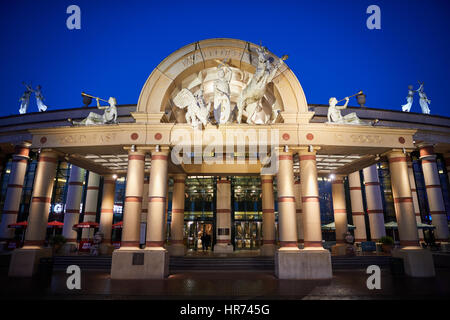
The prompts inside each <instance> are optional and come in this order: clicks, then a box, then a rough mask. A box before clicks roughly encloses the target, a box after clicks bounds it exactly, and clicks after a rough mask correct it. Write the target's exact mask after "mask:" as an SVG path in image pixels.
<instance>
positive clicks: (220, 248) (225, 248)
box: [214, 243, 233, 253]
mask: <svg viewBox="0 0 450 320" xmlns="http://www.w3.org/2000/svg"><path fill="white" fill-rule="evenodd" d="M214 252H215V253H233V246H232V245H231V244H227V243H217V244H216V245H215V246H214Z"/></svg>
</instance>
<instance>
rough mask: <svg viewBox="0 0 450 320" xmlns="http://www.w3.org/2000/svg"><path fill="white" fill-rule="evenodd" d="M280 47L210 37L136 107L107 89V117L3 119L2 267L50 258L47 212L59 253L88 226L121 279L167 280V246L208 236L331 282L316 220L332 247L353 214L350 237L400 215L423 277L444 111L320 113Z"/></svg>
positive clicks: (407, 260)
mask: <svg viewBox="0 0 450 320" xmlns="http://www.w3.org/2000/svg"><path fill="white" fill-rule="evenodd" d="M286 58H287V57H286V56H283V57H282V58H281V59H280V58H278V57H277V56H275V55H274V54H272V53H270V52H269V51H267V49H265V48H263V47H260V46H257V45H254V44H252V43H248V42H245V41H241V40H234V39H209V40H204V41H200V42H196V43H193V44H190V45H187V46H185V47H183V48H181V49H179V50H177V51H176V52H174V53H172V54H171V55H170V56H168V57H167V58H165V59H164V60H163V61H162V62H161V63H160V64H159V65H158V66H157V67H156V68H155V69H154V70H153V72H152V73H151V74H150V76H149V78H148V79H147V81H146V82H145V84H144V86H143V88H142V91H141V94H140V96H139V99H138V102H137V105H122V106H116V105H115V99H114V100H111V99H110V101H113V102H110V107H109V108H108V109H107V112H110V111H111V112H116V114H115V115H116V116H115V118H114V117H111V116H110V115H107V114H106V113H105V114H104V115H105V116H104V118H102V119H103V120H105V121H103V120H101V117H97V116H95V115H94V116H92V114H90V113H89V111H90V110H91V109H92V108H78V109H65V110H56V111H47V112H45V113H35V114H24V115H20V116H11V117H3V118H0V128H1V132H0V148H1V155H2V157H3V160H2V162H1V164H2V168H1V173H2V177H1V179H2V180H1V181H2V185H1V186H2V196H1V198H0V201H1V205H2V215H1V224H0V237H1V238H2V239H3V240H4V241H6V242H5V243H6V245H7V244H8V243H11V242H14V241H12V240H13V239H15V237H16V236H17V232H15V231H14V229H12V228H9V226H10V225H12V224H14V223H17V222H21V221H27V222H28V225H27V228H26V233H25V234H24V239H23V240H24V241H23V247H20V248H16V249H15V250H14V251H13V253H12V260H11V264H10V270H9V273H10V275H11V276H31V275H32V274H33V273H34V272H35V271H36V267H37V264H38V262H39V259H40V258H41V257H45V256H48V255H51V252H50V250H49V249H48V248H47V247H46V245H45V241H46V238H47V224H48V221H53V220H55V219H56V220H60V221H61V222H64V227H63V230H62V234H63V236H64V237H65V238H66V239H67V243H66V244H65V250H66V252H67V253H70V252H73V250H74V248H78V247H79V242H80V241H81V242H82V241H87V240H88V239H92V237H93V234H92V231H88V229H86V230H83V231H82V232H81V233H79V234H78V233H77V232H76V229H74V228H73V227H74V226H75V225H76V224H78V223H80V222H86V223H89V222H97V223H98V224H99V231H100V232H101V234H102V235H103V240H102V244H101V245H100V252H101V253H102V254H112V268H111V277H112V278H116V279H136V278H164V277H165V276H167V275H168V273H169V272H170V270H169V269H168V261H169V259H170V256H171V255H172V256H179V255H184V254H185V252H186V251H187V250H196V249H198V245H199V243H200V242H199V238H201V236H202V235H203V234H209V235H211V238H212V246H213V250H214V252H219V253H230V252H233V251H235V250H245V249H256V250H260V254H262V255H267V256H274V259H275V264H276V274H277V276H278V277H279V278H282V279H318V278H320V279H325V278H330V277H331V276H332V268H331V259H330V251H329V250H327V249H325V248H324V242H323V240H324V236H323V233H322V226H323V225H324V224H327V223H329V222H333V221H334V225H335V232H334V237H333V240H335V241H336V244H335V245H334V246H333V247H332V248H331V250H332V252H333V253H334V254H343V253H345V244H344V237H345V234H346V232H347V231H348V223H349V222H351V224H353V225H354V227H355V230H354V236H355V240H356V242H359V243H360V242H365V241H368V240H372V241H379V240H380V238H381V237H383V236H384V235H386V228H385V223H387V222H391V221H395V222H396V223H397V225H398V232H397V240H398V248H397V249H396V250H395V252H394V255H396V256H398V257H402V258H403V260H404V265H405V270H406V273H407V274H409V275H411V276H433V275H434V267H433V260H432V257H431V253H430V252H429V251H428V250H425V249H423V248H422V247H421V246H420V242H421V241H423V237H424V235H423V232H422V230H421V229H418V224H419V226H420V225H421V224H422V223H423V224H432V226H434V227H435V229H434V237H435V240H436V241H437V242H439V243H440V244H441V249H442V250H447V249H448V239H449V228H448V219H449V218H448V217H449V215H448V211H449V209H450V207H449V193H448V191H449V188H448V186H449V180H448V179H449V174H450V171H449V170H450V119H449V118H446V117H439V116H431V115H421V114H413V113H402V112H395V111H390V110H381V109H370V108H351V107H349V108H348V109H349V110H350V111H351V113H348V112H347V113H348V114H347V115H344V116H342V119H343V120H341V121H336V119H337V118H336V114H337V115H338V116H340V115H341V114H340V111H333V112H338V113H334V114H333V115H332V117H331V121H330V108H334V105H335V103H334V104H332V102H331V99H330V106H323V105H312V104H308V103H307V100H306V96H305V93H304V91H303V89H302V87H301V85H300V82H299V80H298V79H297V77H296V76H295V75H294V73H293V72H292V71H291V70H290V69H289V68H288V66H287V65H286V63H285V62H284V60H286ZM110 108H112V109H110ZM114 108H115V109H114ZM108 110H109V111H108ZM114 110H115V111H114ZM343 112H344V113H345V112H346V111H343ZM94 113H95V112H94ZM84 118H85V119H90V120H92V121H91V122H89V121H84V122H83V121H78V120H82V119H84ZM68 119H70V120H68ZM71 119H74V120H77V121H73V120H71ZM99 119H100V120H99ZM338 119H340V118H339V117H338ZM327 120H328V121H327ZM95 121H103V122H100V123H96V122H95ZM120 222H122V223H123V226H122V229H121V231H120V230H117V229H114V228H113V225H115V224H116V223H120ZM19 242H20V241H19ZM119 245H120V248H118V247H119ZM136 261H139V263H137V262H136ZM418 261H420V263H419V262H418Z"/></svg>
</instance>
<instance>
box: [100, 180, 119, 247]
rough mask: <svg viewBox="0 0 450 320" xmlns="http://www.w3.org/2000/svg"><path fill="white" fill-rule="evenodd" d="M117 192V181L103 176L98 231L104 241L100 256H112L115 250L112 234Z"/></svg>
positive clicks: (101, 245)
mask: <svg viewBox="0 0 450 320" xmlns="http://www.w3.org/2000/svg"><path fill="white" fill-rule="evenodd" d="M115 192H116V180H115V179H114V178H113V177H112V175H106V176H103V195H102V207H101V210H100V226H99V230H98V231H99V232H100V233H101V234H102V235H103V240H102V243H101V244H100V254H105V255H110V254H111V253H112V252H113V250H114V247H113V245H112V244H111V233H112V222H113V215H114V196H115Z"/></svg>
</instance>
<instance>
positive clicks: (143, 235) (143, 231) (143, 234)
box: [140, 176, 150, 244]
mask: <svg viewBox="0 0 450 320" xmlns="http://www.w3.org/2000/svg"><path fill="white" fill-rule="evenodd" d="M149 182H150V177H149V176H146V177H145V178H144V190H143V191H142V194H143V196H142V209H141V233H140V234H141V238H140V239H141V240H140V242H141V244H145V238H146V233H147V232H146V231H147V227H146V225H147V214H148V184H149Z"/></svg>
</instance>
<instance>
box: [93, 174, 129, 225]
mask: <svg viewBox="0 0 450 320" xmlns="http://www.w3.org/2000/svg"><path fill="white" fill-rule="evenodd" d="M125 188H126V179H125V178H124V177H121V178H118V179H116V189H115V195H114V210H113V212H114V215H113V224H114V223H117V222H120V221H122V219H123V218H122V215H123V204H124V201H125ZM99 197H101V194H100V193H99Z"/></svg>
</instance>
